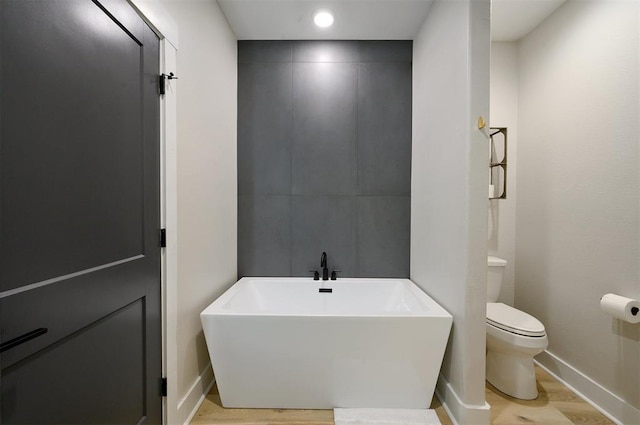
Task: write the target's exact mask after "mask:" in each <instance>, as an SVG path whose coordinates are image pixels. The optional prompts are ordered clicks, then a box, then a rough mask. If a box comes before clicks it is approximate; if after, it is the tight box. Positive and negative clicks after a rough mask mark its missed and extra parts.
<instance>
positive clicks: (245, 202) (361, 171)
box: [238, 41, 412, 277]
mask: <svg viewBox="0 0 640 425" xmlns="http://www.w3.org/2000/svg"><path fill="white" fill-rule="evenodd" d="M411 60H412V42H411V41H239V42H238V275H239V276H310V275H311V273H309V270H315V269H318V268H319V265H320V254H321V253H322V251H326V252H327V256H328V263H329V268H330V269H337V270H341V271H342V272H341V273H340V274H339V275H340V276H343V277H409V241H410V240H409V238H410V231H411V229H410V209H411V198H410V195H411V80H412V76H411Z"/></svg>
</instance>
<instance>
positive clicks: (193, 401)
mask: <svg viewBox="0 0 640 425" xmlns="http://www.w3.org/2000/svg"><path fill="white" fill-rule="evenodd" d="M214 382H215V380H214V378H213V368H212V367H211V363H209V364H208V365H207V367H206V368H205V369H204V370H203V371H202V373H201V374H200V376H198V377H197V378H196V380H195V381H194V383H193V385H191V388H189V391H187V394H185V396H184V397H183V398H182V400H180V402H179V403H178V418H180V420H179V422H178V423H182V424H184V425H189V422H191V419H193V417H194V416H195V414H196V412H197V411H198V409H199V408H200V405H201V404H202V402H203V401H204V399H205V398H206V397H207V394H208V393H209V391H210V390H211V387H212V386H213V384H214Z"/></svg>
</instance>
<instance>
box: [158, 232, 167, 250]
mask: <svg viewBox="0 0 640 425" xmlns="http://www.w3.org/2000/svg"><path fill="white" fill-rule="evenodd" d="M166 247H167V229H160V248H166Z"/></svg>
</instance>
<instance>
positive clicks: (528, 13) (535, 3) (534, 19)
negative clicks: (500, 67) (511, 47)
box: [491, 0, 566, 41]
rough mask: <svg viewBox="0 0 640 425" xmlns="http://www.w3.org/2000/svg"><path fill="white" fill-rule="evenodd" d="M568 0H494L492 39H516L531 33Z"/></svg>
mask: <svg viewBox="0 0 640 425" xmlns="http://www.w3.org/2000/svg"><path fill="white" fill-rule="evenodd" d="M565 1H566V0H492V1H491V39H492V40H494V41H516V40H519V39H521V38H522V37H524V36H525V35H527V34H529V33H530V32H531V31H532V30H533V29H534V28H535V27H537V26H538V25H539V24H540V23H541V22H542V21H544V20H545V18H546V17H547V16H549V15H551V14H552V13H553V12H554V11H555V10H556V9H557V8H558V7H560V6H561V5H562V4H563V3H564V2H565Z"/></svg>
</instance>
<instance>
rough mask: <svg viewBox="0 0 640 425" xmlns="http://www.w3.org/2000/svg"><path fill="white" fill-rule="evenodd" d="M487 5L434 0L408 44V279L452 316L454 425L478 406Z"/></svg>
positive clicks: (449, 400)
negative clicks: (479, 121) (410, 142)
mask: <svg viewBox="0 0 640 425" xmlns="http://www.w3.org/2000/svg"><path fill="white" fill-rule="evenodd" d="M489 10H490V5H489V2H488V1H476V0H465V1H453V2H452V1H447V0H436V1H435V2H434V3H433V5H432V6H431V9H430V11H429V14H428V16H427V18H426V20H425V22H424V24H423V26H422V28H421V29H420V31H419V33H418V35H417V36H416V38H415V39H414V50H413V55H414V56H413V146H412V149H413V152H412V157H413V158H412V191H411V196H412V198H411V202H412V205H411V279H412V280H413V281H414V282H416V284H418V285H419V286H420V287H421V288H422V289H423V290H425V291H426V292H427V293H428V294H430V295H431V296H432V297H433V298H434V299H435V300H436V301H438V303H440V304H441V305H442V306H443V307H444V308H446V309H447V310H448V311H449V312H450V313H451V314H452V315H453V317H454V323H453V329H452V334H451V337H450V340H449V345H448V348H447V352H446V354H445V359H444V364H443V367H442V370H441V380H440V382H439V384H438V392H439V396H440V397H441V399H442V401H443V404H444V405H445V407H447V408H448V409H449V411H450V413H451V414H452V416H453V417H454V419H455V420H456V421H457V422H458V423H460V424H466V423H473V424H482V423H488V420H489V415H488V406H487V405H486V403H485V398H484V386H485V384H484V382H485V375H484V370H485V324H484V323H485V313H486V302H485V300H486V261H487V260H486V255H487V185H488V173H487V165H488V140H487V137H486V134H484V133H483V132H481V131H480V130H478V128H477V118H478V116H480V115H482V116H484V117H485V119H487V120H488V112H489V45H490V42H489Z"/></svg>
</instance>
